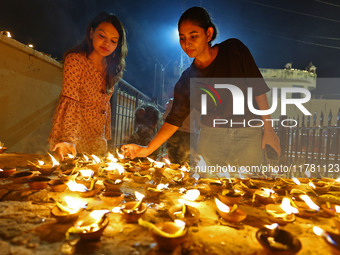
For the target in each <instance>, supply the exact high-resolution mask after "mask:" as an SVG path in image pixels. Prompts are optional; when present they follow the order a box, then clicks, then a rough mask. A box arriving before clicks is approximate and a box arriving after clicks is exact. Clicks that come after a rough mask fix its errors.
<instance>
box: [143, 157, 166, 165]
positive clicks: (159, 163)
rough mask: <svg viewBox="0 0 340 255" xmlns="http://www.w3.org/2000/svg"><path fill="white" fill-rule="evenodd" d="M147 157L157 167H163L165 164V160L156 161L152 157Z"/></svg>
mask: <svg viewBox="0 0 340 255" xmlns="http://www.w3.org/2000/svg"><path fill="white" fill-rule="evenodd" d="M147 159H148V160H149V161H150V162H151V163H153V164H154V166H155V167H156V168H163V167H164V166H165V163H164V162H160V161H155V160H153V159H152V158H149V157H147Z"/></svg>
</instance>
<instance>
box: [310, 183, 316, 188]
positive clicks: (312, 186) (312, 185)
mask: <svg viewBox="0 0 340 255" xmlns="http://www.w3.org/2000/svg"><path fill="white" fill-rule="evenodd" d="M308 185H309V186H310V187H311V188H313V189H315V188H316V187H315V185H314V183H312V182H309V183H308Z"/></svg>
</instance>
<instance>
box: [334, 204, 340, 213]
mask: <svg viewBox="0 0 340 255" xmlns="http://www.w3.org/2000/svg"><path fill="white" fill-rule="evenodd" d="M335 211H336V212H337V213H340V206H338V205H336V206H335Z"/></svg>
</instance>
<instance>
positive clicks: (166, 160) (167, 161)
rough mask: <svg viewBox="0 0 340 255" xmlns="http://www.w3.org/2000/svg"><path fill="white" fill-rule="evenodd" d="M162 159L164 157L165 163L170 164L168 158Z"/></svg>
mask: <svg viewBox="0 0 340 255" xmlns="http://www.w3.org/2000/svg"><path fill="white" fill-rule="evenodd" d="M163 159H164V161H165V163H166V164H167V165H168V166H170V165H171V162H170V160H169V159H167V158H163Z"/></svg>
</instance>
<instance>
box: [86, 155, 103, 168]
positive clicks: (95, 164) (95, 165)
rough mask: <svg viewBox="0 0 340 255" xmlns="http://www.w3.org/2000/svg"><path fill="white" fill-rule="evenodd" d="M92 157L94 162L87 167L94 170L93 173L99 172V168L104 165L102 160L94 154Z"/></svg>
mask: <svg viewBox="0 0 340 255" xmlns="http://www.w3.org/2000/svg"><path fill="white" fill-rule="evenodd" d="M91 157H92V162H91V161H90V163H89V164H87V165H86V166H87V167H88V168H90V169H92V170H93V171H98V169H99V167H100V166H101V165H102V163H101V160H100V158H99V157H97V156H96V155H94V154H92V155H91Z"/></svg>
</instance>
